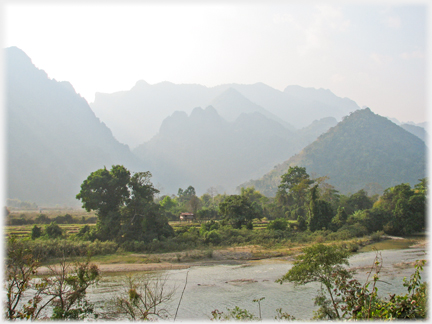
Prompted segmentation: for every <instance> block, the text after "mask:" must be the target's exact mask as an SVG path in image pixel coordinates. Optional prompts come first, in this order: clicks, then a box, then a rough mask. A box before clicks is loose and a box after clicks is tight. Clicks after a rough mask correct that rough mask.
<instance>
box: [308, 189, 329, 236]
mask: <svg viewBox="0 0 432 324" xmlns="http://www.w3.org/2000/svg"><path fill="white" fill-rule="evenodd" d="M308 214H309V215H308V227H309V229H310V230H311V231H312V232H315V231H316V230H320V229H323V228H327V229H328V228H329V227H330V223H331V220H332V218H333V209H332V207H331V205H330V203H329V202H327V201H325V200H322V199H319V196H318V185H315V186H313V187H312V188H311V190H310V202H309V212H308Z"/></svg>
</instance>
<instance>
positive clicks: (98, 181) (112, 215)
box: [76, 165, 130, 240]
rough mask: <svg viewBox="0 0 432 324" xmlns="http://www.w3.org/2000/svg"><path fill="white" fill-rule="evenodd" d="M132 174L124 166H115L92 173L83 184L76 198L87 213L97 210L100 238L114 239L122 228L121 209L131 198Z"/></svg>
mask: <svg viewBox="0 0 432 324" xmlns="http://www.w3.org/2000/svg"><path fill="white" fill-rule="evenodd" d="M129 181H130V172H129V171H128V170H127V169H126V168H125V167H124V166H122V165H114V166H113V167H112V168H111V170H107V168H106V167H104V168H103V169H99V170H97V171H94V172H92V173H91V174H90V175H89V176H88V177H87V179H86V180H84V182H83V183H82V184H81V191H80V192H79V193H78V194H77V195H76V198H77V199H79V200H81V201H82V204H83V207H84V208H85V209H86V210H87V211H91V210H95V211H96V213H97V216H98V222H97V231H98V236H99V237H100V238H101V239H103V240H109V239H114V238H115V237H116V236H117V234H118V233H119V230H120V226H121V215H120V207H122V206H123V205H124V203H125V202H126V199H127V198H128V197H129V195H130V193H129V188H128V184H129Z"/></svg>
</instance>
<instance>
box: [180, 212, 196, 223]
mask: <svg viewBox="0 0 432 324" xmlns="http://www.w3.org/2000/svg"><path fill="white" fill-rule="evenodd" d="M194 219H195V215H194V214H193V213H181V214H180V221H184V220H185V221H189V222H192V221H193V220H194Z"/></svg>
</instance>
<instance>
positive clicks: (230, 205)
mask: <svg viewBox="0 0 432 324" xmlns="http://www.w3.org/2000/svg"><path fill="white" fill-rule="evenodd" d="M255 207H256V206H253V205H252V204H251V202H250V201H249V200H248V199H247V198H246V197H245V196H240V195H231V196H229V197H227V198H226V199H225V200H224V201H223V202H221V203H220V204H219V210H220V212H221V214H222V216H223V217H224V219H226V220H228V221H229V222H231V224H232V226H233V227H234V228H241V226H242V225H247V224H248V223H252V220H253V219H254V218H260V214H259V211H258V210H257V209H256V208H255Z"/></svg>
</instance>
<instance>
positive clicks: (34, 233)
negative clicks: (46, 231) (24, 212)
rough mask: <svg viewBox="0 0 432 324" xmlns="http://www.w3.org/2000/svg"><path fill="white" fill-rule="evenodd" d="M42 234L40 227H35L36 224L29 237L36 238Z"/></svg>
mask: <svg viewBox="0 0 432 324" xmlns="http://www.w3.org/2000/svg"><path fill="white" fill-rule="evenodd" d="M41 235H42V228H40V227H37V226H36V225H35V226H33V228H32V232H31V239H32V240H34V239H37V238H38V237H41Z"/></svg>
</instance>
